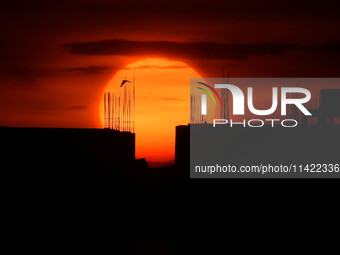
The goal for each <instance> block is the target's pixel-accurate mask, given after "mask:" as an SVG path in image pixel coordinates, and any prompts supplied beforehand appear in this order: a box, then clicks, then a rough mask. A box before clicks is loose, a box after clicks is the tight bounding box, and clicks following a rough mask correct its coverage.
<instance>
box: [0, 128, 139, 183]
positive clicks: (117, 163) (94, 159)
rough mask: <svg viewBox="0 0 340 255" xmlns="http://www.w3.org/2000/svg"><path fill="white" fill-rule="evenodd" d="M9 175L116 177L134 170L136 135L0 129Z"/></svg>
mask: <svg viewBox="0 0 340 255" xmlns="http://www.w3.org/2000/svg"><path fill="white" fill-rule="evenodd" d="M0 140H1V146H2V148H3V150H2V151H3V152H2V155H1V161H2V164H3V165H6V166H7V167H6V168H7V171H11V172H20V173H25V172H27V173H28V172H30V173H37V172H39V174H47V173H49V174H51V173H54V174H56V175H58V174H63V175H65V176H66V177H67V176H72V175H85V174H91V175H93V174H108V175H110V174H112V173H119V172H122V171H123V170H124V169H126V168H131V166H132V165H133V163H134V160H135V134H133V133H130V132H118V131H113V130H106V129H68V128H9V127H1V128H0Z"/></svg>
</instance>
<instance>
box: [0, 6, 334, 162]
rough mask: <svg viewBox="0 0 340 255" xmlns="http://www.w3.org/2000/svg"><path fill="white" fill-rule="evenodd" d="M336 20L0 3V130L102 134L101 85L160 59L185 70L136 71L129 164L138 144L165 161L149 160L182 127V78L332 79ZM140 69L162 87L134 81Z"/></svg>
mask: <svg viewBox="0 0 340 255" xmlns="http://www.w3.org/2000/svg"><path fill="white" fill-rule="evenodd" d="M307 2H308V3H307ZM306 3H307V4H306ZM338 13H339V5H337V4H335V5H333V6H331V5H327V4H325V5H324V6H320V4H319V3H316V2H315V3H314V2H313V1H312V2H311V1H294V0H287V1H284V2H280V3H279V2H275V3H274V2H273V3H269V2H268V1H256V2H255V1H252V0H230V1H225V0H212V1H209V2H208V3H207V1H203V0H202V1H200V0H195V1H193V0H192V1H191V0H188V1H180V2H176V1H173V0H164V1H158V0H143V1H141V0H127V1H118V0H84V1H76V0H74V1H73V0H72V1H70V0H68V1H66V0H58V1H55V0H50V1H43V0H37V1H20V0H19V1H4V3H3V4H2V6H1V8H0V14H1V15H0V31H1V33H0V126H19V127H58V128H102V123H101V120H100V116H99V114H98V113H99V111H100V102H101V100H102V97H103V91H104V90H105V87H106V86H107V85H108V83H109V82H110V80H112V79H113V77H116V78H117V79H118V80H119V79H121V77H120V76H121V75H120V74H119V71H120V70H121V69H123V68H124V67H125V66H126V65H129V64H132V65H135V64H133V63H135V62H136V61H141V60H144V59H147V58H150V57H153V58H167V59H169V60H171V61H179V62H181V63H178V62H177V63H176V64H181V65H188V66H190V67H191V68H192V69H190V68H183V69H173V70H172V69H171V68H168V69H162V70H158V69H155V68H154V69H152V68H150V69H140V70H138V71H137V77H136V80H137V104H139V106H141V107H138V108H137V112H136V117H137V120H138V122H137V157H142V156H143V155H142V154H141V153H140V152H141V150H140V148H141V147H140V144H141V141H143V140H142V139H147V138H148V139H150V140H149V141H151V142H149V143H146V140H145V153H146V154H145V155H146V156H147V157H150V156H151V154H152V153H151V152H152V151H155V148H156V146H158V145H157V142H159V141H160V139H161V138H162V139H165V142H163V143H162V146H163V145H164V146H165V144H167V146H168V147H166V148H164V151H167V152H170V151H171V155H170V154H167V153H164V154H163V153H162V152H158V151H157V154H155V156H154V158H153V160H167V159H169V158H173V153H174V152H173V150H172V149H171V148H173V146H174V143H168V142H167V141H173V137H174V126H175V125H177V124H186V123H187V122H188V120H186V118H187V117H186V116H188V114H189V111H184V112H182V113H181V114H179V115H175V112H176V111H177V110H179V109H185V107H186V106H184V105H185V104H184V101H185V100H184V98H187V99H186V100H189V97H185V96H184V95H189V94H188V93H189V92H188V91H189V78H190V76H197V75H199V76H200V77H221V69H222V66H223V67H224V70H225V71H226V72H229V73H230V75H231V77H339V70H340V62H339V56H340V43H339V42H340V34H339V33H338V30H339V29H338V28H339V24H340V18H339V15H338ZM163 64H165V63H163ZM168 64H169V63H167V64H166V65H168ZM149 71H150V72H152V75H151V76H155V77H156V76H159V77H162V81H164V78H167V79H169V81H170V80H171V82H170V83H171V84H169V85H168V84H166V86H159V84H154V87H152V86H151V84H152V83H151V82H146V83H145V84H144V83H143V82H142V80H141V78H142V76H143V74H145V75H146V76H148V72H149ZM162 72H164V73H162ZM195 72H197V74H196V73H195ZM156 73H157V74H156ZM149 74H150V73H149ZM149 76H150V75H149ZM185 77H187V78H185ZM176 79H177V80H176ZM185 79H188V80H185ZM174 83H175V84H176V85H174ZM163 84H164V83H163ZM142 85H143V86H142ZM186 90H188V91H187V92H186ZM175 91H176V92H177V91H178V93H176V92H175ZM142 93H145V94H142ZM186 93H187V94H186ZM150 95H151V97H152V98H153V101H152V100H147V99H146V97H150ZM143 97H144V99H143ZM160 98H163V100H160ZM164 98H168V100H164ZM170 98H171V100H169V99H170ZM175 98H176V99H175ZM156 106H157V107H156ZM187 106H189V104H188V105H187ZM181 107H182V108H181ZM149 110H152V112H154V113H155V114H154V115H151V114H150V111H149ZM156 113H157V114H156ZM165 113H167V116H165ZM170 113H171V115H170ZM158 114H159V115H161V116H160V117H157V118H165V119H164V123H165V122H166V123H167V124H168V126H166V127H165V129H164V133H162V134H163V135H162V134H159V135H158V137H161V138H158V140H157V139H154V137H156V131H155V130H156V129H154V131H153V133H151V131H146V130H147V129H146V127H147V126H148V123H149V122H151V121H154V120H155V119H156V116H157V115H158ZM138 123H140V124H138ZM138 125H140V126H138ZM153 125H155V124H153ZM138 130H139V131H140V134H141V135H139V133H138ZM143 132H144V135H142V134H143ZM148 132H149V133H148ZM152 134H155V135H152ZM164 134H168V135H166V136H165V135H164ZM165 154H167V155H168V156H166V155H165ZM148 155H149V156H148Z"/></svg>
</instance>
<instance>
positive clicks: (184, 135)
mask: <svg viewBox="0 0 340 255" xmlns="http://www.w3.org/2000/svg"><path fill="white" fill-rule="evenodd" d="M175 165H176V167H181V168H182V167H184V168H187V169H188V168H189V165H190V126H189V125H185V126H184V125H181V126H176V145H175Z"/></svg>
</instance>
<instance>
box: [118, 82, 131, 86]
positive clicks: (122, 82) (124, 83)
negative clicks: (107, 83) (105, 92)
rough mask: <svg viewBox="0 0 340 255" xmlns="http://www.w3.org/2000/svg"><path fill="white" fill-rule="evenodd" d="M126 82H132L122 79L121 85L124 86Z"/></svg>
mask: <svg viewBox="0 0 340 255" xmlns="http://www.w3.org/2000/svg"><path fill="white" fill-rule="evenodd" d="M126 82H131V81H128V80H123V81H122V84H120V86H121V87H123V85H124V84H125V83H126Z"/></svg>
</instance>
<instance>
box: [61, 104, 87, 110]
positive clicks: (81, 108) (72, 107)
mask: <svg viewBox="0 0 340 255" xmlns="http://www.w3.org/2000/svg"><path fill="white" fill-rule="evenodd" d="M87 108H88V106H87V105H74V106H70V107H67V108H66V110H85V109H87Z"/></svg>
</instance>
